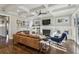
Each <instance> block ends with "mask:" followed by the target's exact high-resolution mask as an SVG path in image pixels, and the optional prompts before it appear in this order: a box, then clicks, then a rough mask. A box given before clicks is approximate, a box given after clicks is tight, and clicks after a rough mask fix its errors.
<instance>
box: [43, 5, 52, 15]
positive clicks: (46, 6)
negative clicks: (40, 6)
mask: <svg viewBox="0 0 79 59" xmlns="http://www.w3.org/2000/svg"><path fill="white" fill-rule="evenodd" d="M44 6H45V8H46V10H47V11H48V12H49V13H50V14H51V15H53V14H52V10H50V9H49V7H48V4H44Z"/></svg>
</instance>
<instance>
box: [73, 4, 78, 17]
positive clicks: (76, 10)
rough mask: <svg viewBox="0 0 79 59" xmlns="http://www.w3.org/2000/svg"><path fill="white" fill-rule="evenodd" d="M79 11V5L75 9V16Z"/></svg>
mask: <svg viewBox="0 0 79 59" xmlns="http://www.w3.org/2000/svg"><path fill="white" fill-rule="evenodd" d="M78 11H79V5H77V6H76V9H75V11H74V12H73V14H72V16H74V15H75V14H76V13H77V12H78Z"/></svg>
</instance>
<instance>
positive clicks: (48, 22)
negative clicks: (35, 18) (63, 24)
mask: <svg viewBox="0 0 79 59" xmlns="http://www.w3.org/2000/svg"><path fill="white" fill-rule="evenodd" d="M50 22H51V20H50V19H45V20H42V25H49V24H50Z"/></svg>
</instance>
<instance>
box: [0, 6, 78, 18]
mask: <svg viewBox="0 0 79 59" xmlns="http://www.w3.org/2000/svg"><path fill="white" fill-rule="evenodd" d="M77 9H79V5H74V4H73V5H71V4H0V11H2V12H3V13H4V12H5V13H7V14H10V15H15V16H20V17H25V18H28V17H29V18H30V17H36V16H37V17H38V16H41V15H42V16H45V15H47V14H50V15H53V16H60V15H65V14H73V13H74V12H75V11H76V10H77Z"/></svg>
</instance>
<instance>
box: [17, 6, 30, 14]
mask: <svg viewBox="0 0 79 59" xmlns="http://www.w3.org/2000/svg"><path fill="white" fill-rule="evenodd" d="M18 8H20V9H22V10H24V11H26V12H28V13H29V12H30V11H29V9H27V8H26V7H24V6H19V7H18Z"/></svg>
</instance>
